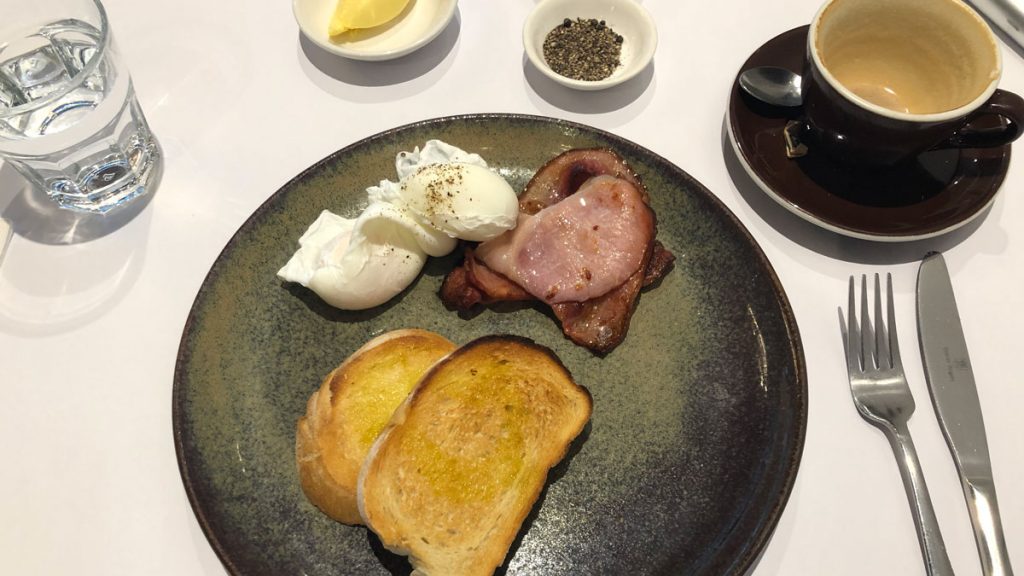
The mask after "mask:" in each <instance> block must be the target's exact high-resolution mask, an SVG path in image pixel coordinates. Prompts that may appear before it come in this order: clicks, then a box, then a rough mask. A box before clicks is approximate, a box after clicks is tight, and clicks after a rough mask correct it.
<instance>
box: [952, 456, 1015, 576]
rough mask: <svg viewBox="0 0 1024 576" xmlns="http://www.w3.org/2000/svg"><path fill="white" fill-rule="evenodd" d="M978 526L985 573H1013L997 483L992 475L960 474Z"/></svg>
mask: <svg viewBox="0 0 1024 576" xmlns="http://www.w3.org/2000/svg"><path fill="white" fill-rule="evenodd" d="M960 481H961V483H962V484H963V487H964V497H965V498H966V499H967V509H968V511H969V512H970V513H971V524H972V525H973V526H974V540H975V542H976V543H977V544H978V555H979V556H981V568H982V572H983V573H984V574H985V576H1013V569H1012V568H1010V556H1009V554H1007V552H1006V541H1005V540H1004V539H1003V524H1002V522H1001V521H1000V519H999V504H998V503H997V502H996V486H995V483H994V482H993V481H992V477H991V475H989V476H988V477H985V478H975V479H974V480H969V479H967V478H966V477H964V476H961V477H960Z"/></svg>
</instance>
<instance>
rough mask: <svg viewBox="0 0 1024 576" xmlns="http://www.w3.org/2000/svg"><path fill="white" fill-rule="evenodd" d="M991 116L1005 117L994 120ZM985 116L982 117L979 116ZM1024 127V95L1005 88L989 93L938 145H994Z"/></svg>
mask: <svg viewBox="0 0 1024 576" xmlns="http://www.w3.org/2000/svg"><path fill="white" fill-rule="evenodd" d="M992 116H998V117H1000V118H1002V119H1004V120H1005V122H999V123H998V124H995V123H993V122H992V121H991V117H992ZM983 119H985V120H988V121H987V122H986V121H981V120H983ZM1022 129H1024V99H1022V98H1021V97H1020V96H1018V95H1016V94H1014V93H1013V92H1007V91H1006V90H996V91H995V92H993V93H992V97H991V98H989V99H988V101H987V102H985V103H984V104H982V105H981V106H980V107H979V108H978V109H977V110H975V111H974V112H971V113H970V114H969V115H968V116H967V122H966V123H965V124H964V125H963V126H961V127H960V128H958V129H957V131H956V132H954V133H953V135H952V136H950V137H949V138H948V139H947V140H946V141H945V142H943V143H942V144H939V145H938V146H937V148H995V147H997V146H1004V145H1006V144H1009V143H1010V142H1013V141H1014V140H1016V139H1017V137H1019V136H1020V135H1021V131H1022Z"/></svg>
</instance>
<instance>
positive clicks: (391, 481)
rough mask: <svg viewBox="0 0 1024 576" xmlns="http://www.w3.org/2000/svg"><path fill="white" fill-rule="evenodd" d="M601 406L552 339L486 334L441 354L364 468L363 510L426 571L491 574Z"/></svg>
mask: <svg viewBox="0 0 1024 576" xmlns="http://www.w3.org/2000/svg"><path fill="white" fill-rule="evenodd" d="M592 410H593V401H592V399H591V397H590V393H589V392H588V391H587V390H586V389H585V388H583V387H581V386H579V385H578V384H576V383H575V382H574V381H573V379H572V376H571V375H570V373H569V371H568V370H567V369H566V368H565V366H563V365H562V363H561V362H560V361H559V360H558V358H557V356H555V355H554V353H552V352H551V351H550V350H548V349H547V348H544V347H542V346H539V345H537V344H535V343H533V342H532V341H530V340H528V339H525V338H520V337H510V336H488V337H484V338H480V339H478V340H475V341H473V342H471V343H469V344H467V345H465V346H463V347H462V348H459V349H458V350H456V351H455V352H453V353H451V354H449V355H448V356H446V357H445V358H444V359H442V360H441V361H439V362H438V363H437V364H435V365H434V366H433V367H432V368H431V369H430V371H429V372H428V373H427V374H426V375H425V376H424V377H423V379H422V380H421V381H420V383H419V384H418V385H417V387H416V389H415V390H414V391H413V392H412V394H410V395H409V397H408V398H406V400H405V402H403V403H402V405H401V406H400V407H399V408H398V409H397V410H396V411H395V413H394V415H393V416H392V418H391V422H389V424H388V426H387V428H386V429H385V430H384V432H382V433H381V435H380V436H379V437H378V438H377V441H376V442H375V443H374V445H373V447H372V448H371V450H370V454H369V456H367V459H366V461H365V463H364V465H363V468H362V470H361V472H360V476H359V482H358V491H359V494H358V502H359V511H360V513H361V515H362V517H363V520H364V521H365V522H366V524H367V525H368V526H369V527H370V528H371V529H372V530H373V531H374V532H376V533H377V535H378V536H379V537H380V539H381V542H382V543H383V544H384V546H386V547H387V548H389V549H391V550H392V551H394V552H397V553H400V554H406V555H408V556H410V561H411V563H412V566H413V568H414V569H415V571H416V572H415V573H417V574H423V575H430V574H434V575H475V574H491V573H493V572H494V570H495V569H496V568H497V567H498V566H500V565H501V564H502V562H503V561H504V559H505V556H506V554H507V553H508V549H509V546H511V544H512V542H513V540H514V539H515V537H516V534H517V533H518V532H519V529H520V525H521V524H522V522H523V520H524V519H525V518H526V516H527V515H528V514H529V512H530V510H531V509H532V508H533V506H534V504H535V503H536V501H537V498H538V497H539V496H540V493H541V491H542V490H543V488H544V484H545V482H546V478H547V474H548V471H549V470H550V469H551V467H552V466H554V465H555V464H557V463H558V462H559V461H560V460H561V459H562V458H563V457H564V456H565V454H566V452H567V450H568V448H569V445H570V443H571V442H572V440H573V439H574V438H575V437H576V436H577V435H578V434H579V433H580V432H581V431H582V430H583V428H584V426H585V425H586V423H587V421H588V420H589V419H590V415H591V412H592Z"/></svg>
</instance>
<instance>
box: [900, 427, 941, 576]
mask: <svg viewBox="0 0 1024 576" xmlns="http://www.w3.org/2000/svg"><path fill="white" fill-rule="evenodd" d="M888 432H889V433H888V434H887V436H888V437H889V443H890V444H891V445H892V450H893V452H895V453H896V462H897V463H898V464H899V466H900V475H901V476H903V487H904V488H905V489H906V491H907V498H908V499H909V500H910V511H911V512H913V516H914V527H916V528H917V539H918V541H919V542H920V543H921V554H922V555H923V556H924V567H925V570H926V571H927V573H928V575H929V576H953V567H952V566H951V565H950V564H949V556H947V555H946V544H945V543H944V542H943V541H942V533H941V532H940V531H939V523H938V520H937V519H936V518H935V509H934V508H932V498H931V496H930V495H929V494H928V485H927V484H925V482H924V473H923V472H922V471H921V462H920V461H919V460H918V459H917V450H916V449H915V448H914V441H913V440H911V438H910V430H909V429H908V428H907V425H906V423H901V424H896V425H894V426H893V427H892V428H891V429H890V430H889V431H888Z"/></svg>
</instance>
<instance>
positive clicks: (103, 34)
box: [0, 0, 111, 120]
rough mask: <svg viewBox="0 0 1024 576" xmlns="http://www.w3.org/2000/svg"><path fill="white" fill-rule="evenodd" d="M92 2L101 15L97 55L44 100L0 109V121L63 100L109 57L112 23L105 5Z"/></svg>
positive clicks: (97, 0)
mask: <svg viewBox="0 0 1024 576" xmlns="http://www.w3.org/2000/svg"><path fill="white" fill-rule="evenodd" d="M91 2H92V4H93V6H95V7H96V13H97V14H98V15H99V19H100V27H99V30H100V36H99V38H100V41H99V43H98V45H97V47H96V53H95V54H93V56H92V58H90V59H89V61H88V62H86V63H85V66H83V67H82V69H81V70H79V71H78V73H77V74H75V75H74V76H73V77H71V79H70V80H69V81H68V82H67V85H66V86H64V87H63V88H61V89H60V90H57V91H55V92H53V93H51V94H47V95H46V96H44V97H42V98H39V99H36V100H32V101H31V102H26V103H25V104H19V105H18V106H14V107H11V108H0V120H2V119H4V118H10V117H12V116H18V115H21V114H25V113H26V112H30V111H32V110H36V109H38V108H42V107H43V106H48V105H50V104H52V103H53V102H54V101H56V100H58V99H60V98H63V97H64V96H67V94H68V93H69V92H71V91H72V90H74V89H76V88H78V87H79V86H81V85H82V82H84V81H85V79H86V78H87V77H89V75H91V74H92V73H93V72H95V71H96V67H97V66H99V63H100V61H101V60H103V59H104V57H105V56H106V55H107V52H108V51H109V50H110V38H111V34H110V22H109V21H108V20H107V11H106V9H105V8H103V4H102V3H101V2H100V0H91Z"/></svg>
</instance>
